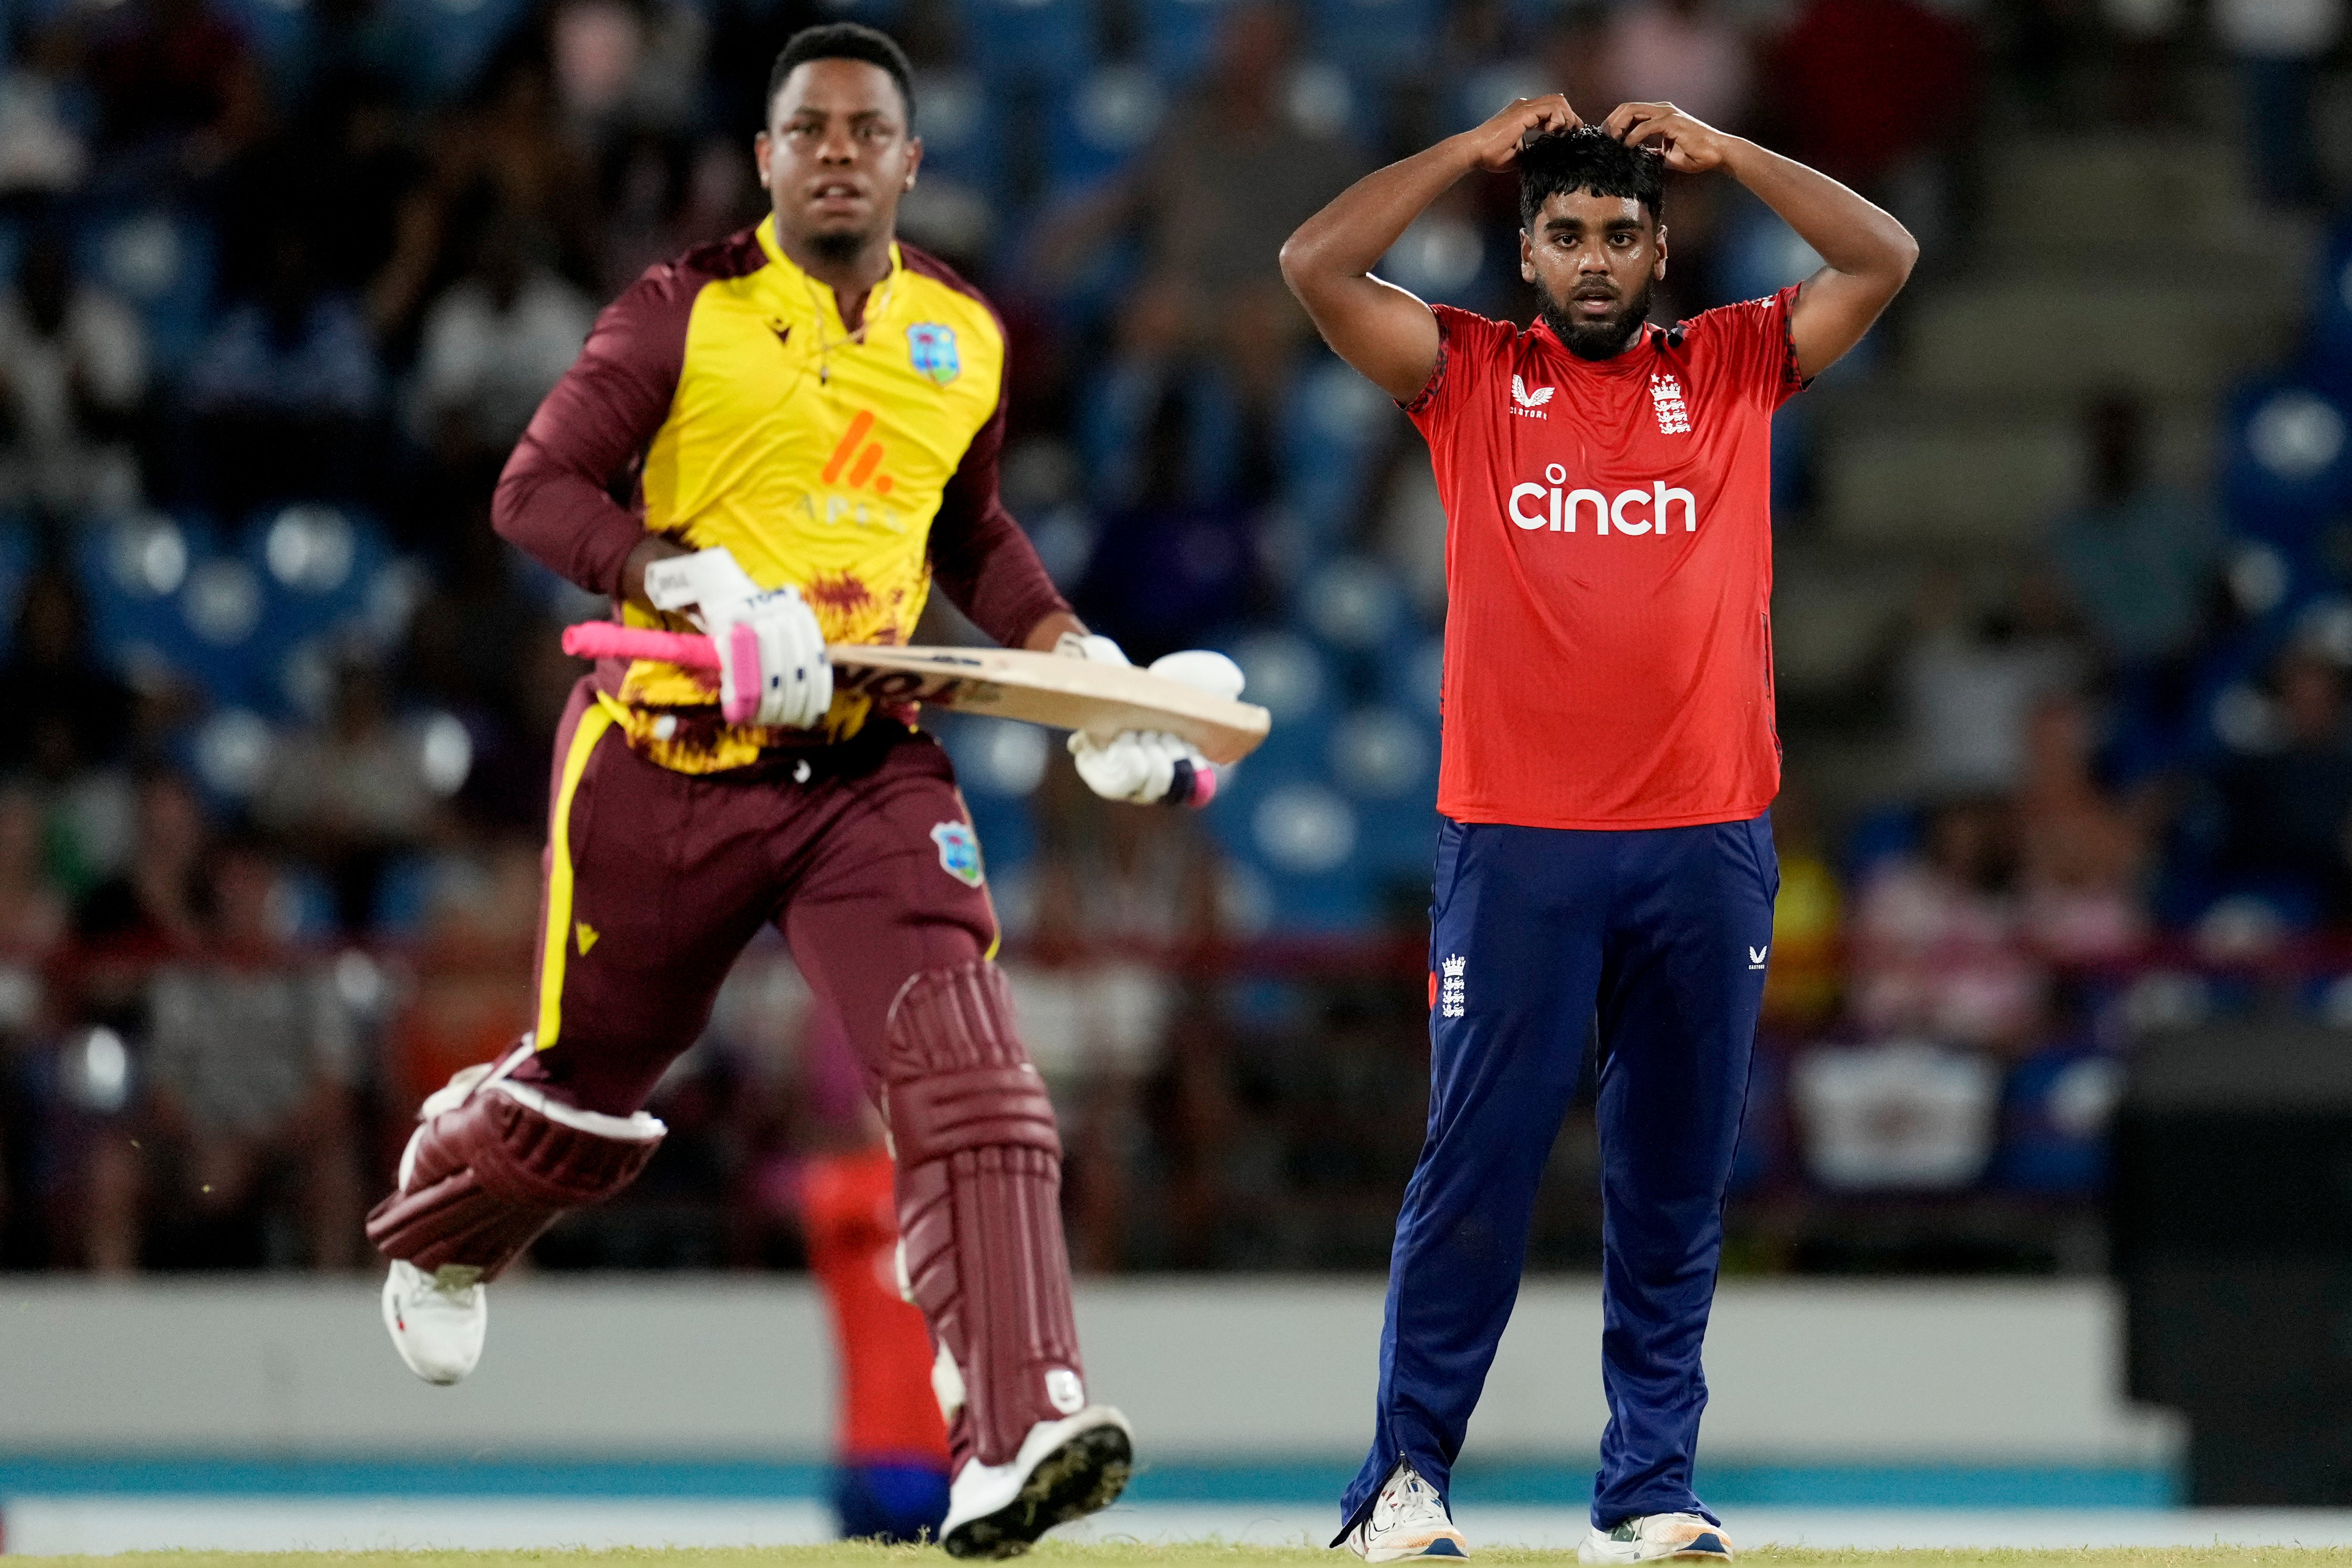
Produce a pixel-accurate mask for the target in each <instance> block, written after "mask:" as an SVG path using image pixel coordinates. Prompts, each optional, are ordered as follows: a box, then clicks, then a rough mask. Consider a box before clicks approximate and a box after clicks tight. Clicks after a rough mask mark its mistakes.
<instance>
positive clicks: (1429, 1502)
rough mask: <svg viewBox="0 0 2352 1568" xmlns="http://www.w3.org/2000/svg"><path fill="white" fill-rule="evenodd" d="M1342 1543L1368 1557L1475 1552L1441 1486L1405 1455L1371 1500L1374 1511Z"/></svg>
mask: <svg viewBox="0 0 2352 1568" xmlns="http://www.w3.org/2000/svg"><path fill="white" fill-rule="evenodd" d="M1340 1544H1341V1545H1343V1546H1345V1547H1346V1548H1347V1549H1348V1550H1349V1551H1350V1552H1354V1553H1355V1554H1356V1555H1357V1556H1359V1557H1360V1558H1362V1559H1363V1560H1364V1561H1365V1562H1367V1563H1402V1562H1403V1561H1404V1560H1405V1559H1406V1558H1408V1557H1455V1558H1461V1557H1467V1556H1469V1555H1470V1548H1469V1546H1468V1545H1467V1544H1466V1543H1465V1542H1464V1541H1463V1539H1462V1532H1461V1531H1458V1530H1456V1529H1454V1521H1453V1520H1452V1519H1451V1518H1449V1517H1448V1516H1447V1514H1446V1512H1445V1502H1444V1499H1442V1498H1440V1497H1439V1496H1438V1495H1437V1489H1436V1488H1435V1487H1433V1486H1431V1485H1430V1484H1429V1483H1428V1482H1427V1481H1425V1480H1423V1479H1421V1474H1420V1472H1419V1471H1417V1470H1415V1469H1414V1468H1412V1464H1411V1462H1409V1461H1407V1460H1404V1459H1399V1460H1398V1461H1397V1468H1395V1469H1393V1470H1391V1471H1390V1472H1389V1479H1388V1482H1387V1484H1386V1485H1384V1486H1382V1487H1381V1495H1380V1496H1378V1497H1376V1498H1374V1499H1373V1500H1372V1511H1371V1512H1370V1513H1368V1514H1366V1515H1365V1516H1364V1518H1363V1521H1362V1522H1361V1523H1360V1524H1358V1525H1357V1526H1356V1528H1355V1529H1353V1530H1351V1531H1348V1533H1347V1534H1346V1535H1345V1536H1344V1537H1342V1538H1341V1540H1340Z"/></svg>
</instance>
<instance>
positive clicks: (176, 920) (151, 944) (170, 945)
mask: <svg viewBox="0 0 2352 1568" xmlns="http://www.w3.org/2000/svg"><path fill="white" fill-rule="evenodd" d="M210 844H211V829H210V827H209V826H208V825H207V824H206V823H205V808H204V805H203V803H202V802H200V801H199V800H197V798H196V794H195V791H194V789H192V788H191V787H190V786H189V784H188V783H187V781H186V780H184V779H183V778H181V777H180V776H179V775H178V774H176V773H156V774H153V775H152V776H150V777H149V778H147V779H146V780H144V781H143V782H142V784H141V785H140V787H139V804H138V826H137V837H136V838H135V839H134V841H133V845H132V849H131V857H130V860H129V862H128V865H127V868H125V869H124V870H123V871H122V872H121V874H119V875H117V876H114V877H110V878H109V879H107V880H105V881H103V882H100V884H99V885H98V886H97V887H95V888H93V889H90V891H89V894H88V895H86V896H85V897H84V898H83V899H82V900H81V903H80V904H79V906H78V907H77V908H76V909H75V910H74V936H75V938H76V940H77V942H79V946H80V948H81V950H82V952H83V954H84V956H85V957H88V958H92V959H99V960H104V961H108V962H115V961H122V962H129V963H145V962H152V961H153V960H155V959H157V958H160V957H162V956H164V955H166V954H169V953H173V952H181V951H184V950H186V949H189V948H193V947H194V946H195V945H196V944H197V942H199V941H200V939H201V938H202V935H203V931H204V921H203V920H202V918H201V914H200V904H201V893H200V889H199V888H198V886H197V873H198V871H199V869H200V868H201V866H202V863H203V861H204V858H205V853H206V851H207V849H208V847H209V846H210Z"/></svg>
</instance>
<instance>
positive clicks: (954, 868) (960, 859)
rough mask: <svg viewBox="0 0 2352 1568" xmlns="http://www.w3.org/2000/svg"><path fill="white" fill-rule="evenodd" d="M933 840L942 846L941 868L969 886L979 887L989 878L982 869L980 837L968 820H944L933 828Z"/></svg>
mask: <svg viewBox="0 0 2352 1568" xmlns="http://www.w3.org/2000/svg"><path fill="white" fill-rule="evenodd" d="M931 842H932V843H934V844H936V845H938V846H939V847H940V869H941V870H943V871H945V872H946V873H947V874H948V875H949V876H950V877H953V878H954V879H956V880H957V881H959V882H961V883H962V884H963V885H964V886H965V887H967V888H977V887H979V886H980V885H981V884H982V882H984V881H986V880H987V879H988V873H987V872H985V871H983V870H982V869H981V865H980V839H979V837H978V836H977V835H975V834H974V833H973V832H972V830H971V824H970V823H968V822H942V823H940V825H939V826H937V827H934V828H932V829H931Z"/></svg>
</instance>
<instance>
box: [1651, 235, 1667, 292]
mask: <svg viewBox="0 0 2352 1568" xmlns="http://www.w3.org/2000/svg"><path fill="white" fill-rule="evenodd" d="M1650 276H1651V277H1653V278H1654V279H1657V280H1658V281H1659V282H1661V283H1663V282H1664V281H1665V279H1666V226H1665V225H1664V224H1660V225H1659V226H1658V259H1657V260H1656V261H1654V262H1653V263H1652V264H1651V266H1650Z"/></svg>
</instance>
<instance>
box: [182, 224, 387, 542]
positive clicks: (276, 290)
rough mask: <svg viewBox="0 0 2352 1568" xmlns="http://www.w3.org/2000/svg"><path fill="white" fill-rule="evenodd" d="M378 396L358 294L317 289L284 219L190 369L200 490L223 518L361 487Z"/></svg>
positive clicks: (369, 469)
mask: <svg viewBox="0 0 2352 1568" xmlns="http://www.w3.org/2000/svg"><path fill="white" fill-rule="evenodd" d="M186 398H187V404H188V407H189V410H190V412H191V414H192V415H193V416H194V421H195V426H194V435H195V438H196V443H197V450H196V452H195V453H194V455H193V465H192V466H193V468H194V473H195V474H196V476H197V484H198V488H199V489H200V490H201V491H202V493H203V494H204V495H205V497H206V498H207V499H208V500H210V501H211V502H212V504H213V505H214V506H215V507H216V508H218V509H219V510H222V511H224V512H226V513H227V514H229V515H230V516H238V515H241V514H242V513H244V512H245V511H247V510H249V509H251V508H253V507H255V506H257V505H259V504H261V503H262V502H264V501H269V500H286V499H290V498H297V497H318V496H334V497H343V496H352V495H356V494H362V493H365V490H366V486H367V480H368V479H369V478H370V477H371V475H372V473H373V471H374V468H373V465H372V464H371V463H370V462H369V461H368V460H367V459H368V458H369V457H370V456H371V455H372V454H373V451H374V449H375V445H374V442H373V441H372V440H371V438H370V437H371V435H372V430H371V426H370V421H371V420H372V419H373V416H375V415H376V413H377V410H378V405H380V403H381V402H382V399H383V371H382V370H381V369H380V368H379V366H378V365H377V363H376V358H375V349H374V345H373V343H372V342H370V341H369V336H368V328H367V321H366V318H365V317H364V316H363V315H362V313H361V310H360V308H359V303H358V301H357V300H354V299H353V298H352V296H351V295H349V294H346V293H341V292H339V291H334V290H331V289H328V288H326V287H325V284H324V281H323V280H322V279H320V276H319V271H318V266H317V256H316V253H315V250H314V247H313V245H312V241H311V237H310V234H309V232H308V231H307V230H306V229H305V228H304V227H303V226H301V225H300V224H299V223H297V222H295V221H293V220H292V219H290V218H289V219H286V220H284V221H281V222H280V224H279V225H278V227H277V229H276V232H275V233H274V234H273V236H272V237H271V242H270V247H269V271H268V278H267V279H266V281H265V282H264V284H263V286H262V289H261V290H260V292H259V294H258V295H257V297H255V298H251V299H247V300H243V301H241V302H240V303H237V304H236V305H234V306H232V307H231V308H230V310H229V311H228V314H227V315H226V317H225V318H224V319H223V320H222V321H221V324H220V327H219V329H218V330H217V331H215V333H214V334H213V338H212V341H211V342H209V343H207V344H206V345H205V350H204V353H203V354H202V356H201V357H200V358H199V359H198V360H197V362H196V363H195V365H194V367H193V368H192V369H191V370H190V371H189V373H188V379H187V392H186Z"/></svg>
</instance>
